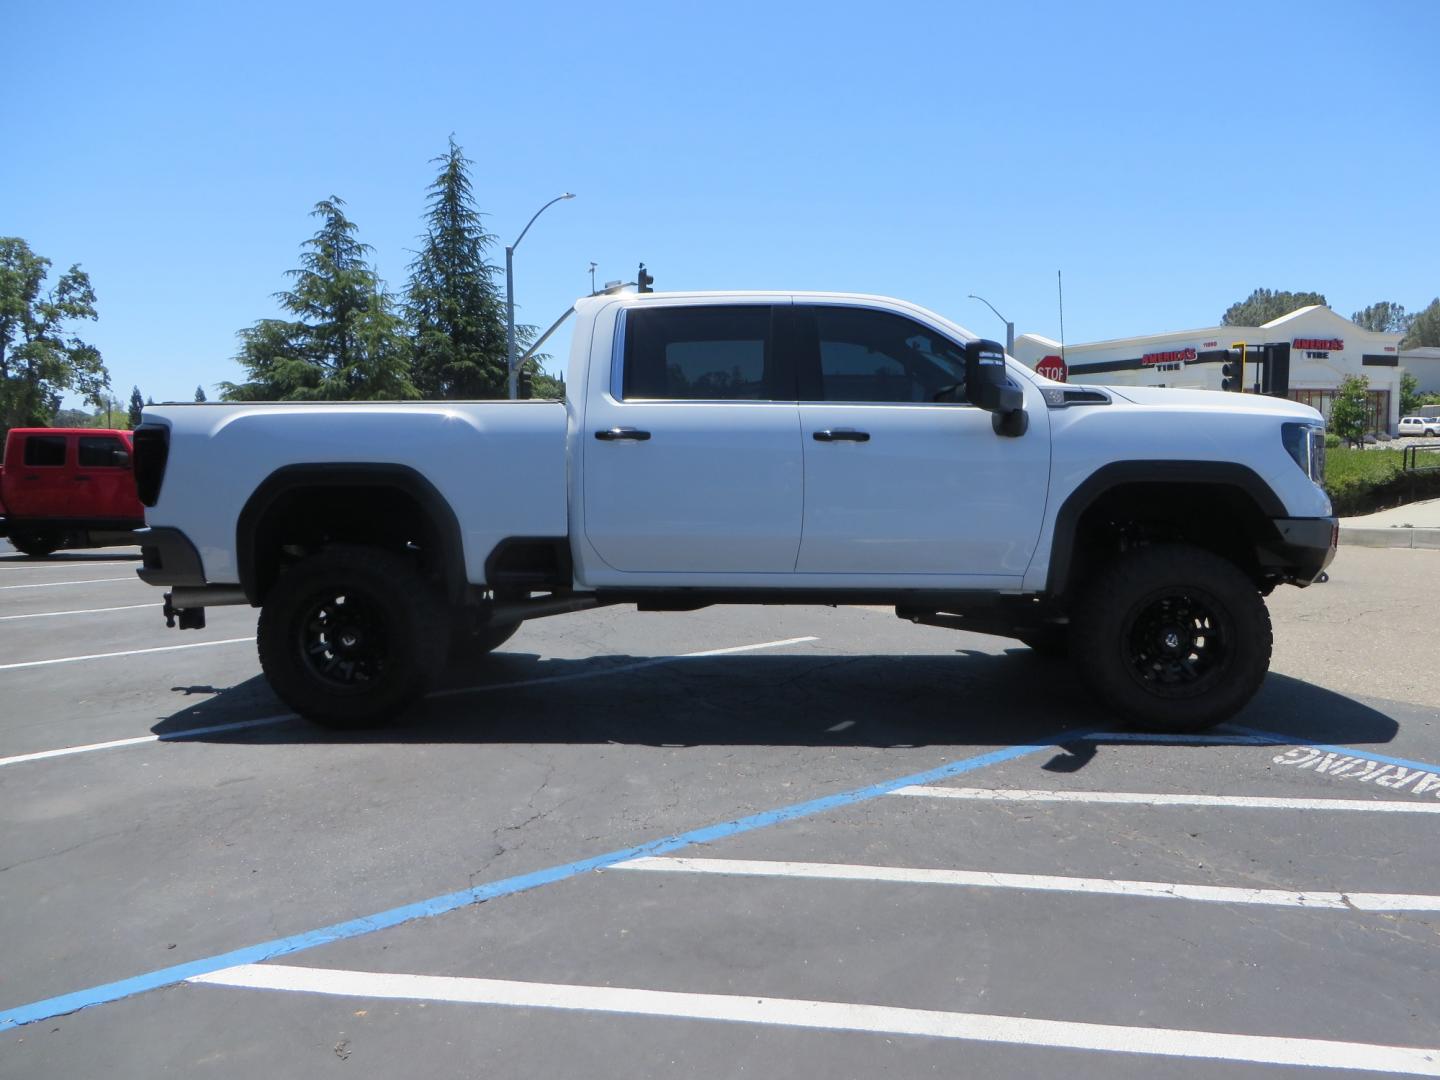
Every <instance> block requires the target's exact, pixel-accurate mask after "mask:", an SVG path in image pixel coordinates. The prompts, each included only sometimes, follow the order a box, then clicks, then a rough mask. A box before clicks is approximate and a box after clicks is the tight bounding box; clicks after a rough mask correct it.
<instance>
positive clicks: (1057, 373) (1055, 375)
mask: <svg viewBox="0 0 1440 1080" xmlns="http://www.w3.org/2000/svg"><path fill="white" fill-rule="evenodd" d="M1035 370H1036V371H1038V372H1039V373H1040V374H1041V375H1044V376H1045V377H1046V378H1047V379H1054V380H1055V381H1056V382H1064V381H1065V376H1066V375H1068V374H1069V372H1068V371H1067V370H1066V367H1065V361H1064V360H1061V359H1060V357H1058V356H1046V357H1044V358H1043V359H1041V361H1040V362H1039V363H1038V364H1036V365H1035Z"/></svg>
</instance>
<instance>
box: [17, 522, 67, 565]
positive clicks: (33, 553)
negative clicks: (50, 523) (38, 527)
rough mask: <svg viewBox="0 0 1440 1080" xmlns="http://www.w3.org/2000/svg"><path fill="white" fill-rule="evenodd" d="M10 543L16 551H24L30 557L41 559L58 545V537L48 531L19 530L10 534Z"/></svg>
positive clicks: (52, 551) (51, 552) (57, 547)
mask: <svg viewBox="0 0 1440 1080" xmlns="http://www.w3.org/2000/svg"><path fill="white" fill-rule="evenodd" d="M10 543H11V545H13V546H14V548H15V550H16V551H20V552H24V553H25V554H26V555H29V556H30V557H31V558H32V559H43V558H44V557H45V556H46V555H51V554H53V553H54V552H55V551H56V550H57V549H59V547H60V538H59V537H58V536H56V535H55V534H54V533H49V532H30V531H28V530H24V529H22V530H19V531H17V532H14V533H11V534H10Z"/></svg>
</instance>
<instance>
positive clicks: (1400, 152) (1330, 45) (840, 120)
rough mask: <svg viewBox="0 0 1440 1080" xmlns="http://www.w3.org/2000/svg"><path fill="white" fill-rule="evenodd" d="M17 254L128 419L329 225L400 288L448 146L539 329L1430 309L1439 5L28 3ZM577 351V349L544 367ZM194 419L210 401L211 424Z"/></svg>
mask: <svg viewBox="0 0 1440 1080" xmlns="http://www.w3.org/2000/svg"><path fill="white" fill-rule="evenodd" d="M4 25H5V28H6V37H7V39H8V41H7V45H6V48H5V54H6V66H7V68H8V69H9V70H8V72H7V78H6V80H5V81H6V90H5V107H4V108H3V110H0V139H3V143H0V144H3V145H4V146H5V147H6V151H7V152H6V154H5V156H4V159H3V163H0V234H4V235H10V234H13V235H19V236H21V237H24V238H25V239H26V240H27V241H29V242H30V244H31V246H32V247H33V248H35V249H36V250H37V251H38V252H40V253H41V254H43V255H46V256H48V257H49V258H51V259H52V260H53V261H54V262H55V264H56V269H57V271H58V270H60V269H63V268H64V267H65V266H68V265H69V264H70V263H73V262H79V263H80V264H82V266H83V267H84V268H85V269H86V270H87V271H89V273H90V274H91V277H92V279H93V281H94V285H95V289H96V292H97V294H98V296H99V304H98V307H99V311H100V319H99V322H98V323H95V324H91V325H87V326H86V327H85V328H84V331H83V333H84V335H85V336H86V337H87V338H88V339H89V340H91V341H93V342H94V343H95V344H97V345H98V346H99V347H100V348H101V350H102V352H103V354H104V356H105V359H106V362H107V364H108V366H109V368H110V371H111V375H112V378H113V381H114V384H115V387H116V390H117V394H122V395H128V393H129V389H130V386H131V385H132V384H138V385H139V386H140V387H141V389H142V390H143V391H144V392H145V393H146V394H148V395H151V396H153V397H155V398H156V400H165V399H168V398H179V399H184V400H188V399H189V398H190V396H191V394H192V393H193V391H194V387H195V385H196V384H197V383H202V384H204V385H205V386H206V388H207V390H210V388H211V387H212V386H213V384H214V383H215V382H218V381H219V380H222V379H238V378H239V377H240V375H241V372H240V369H239V367H238V366H237V365H236V364H235V363H234V361H233V359H232V358H233V356H234V353H235V332H236V331H237V330H239V329H241V328H242V327H244V326H247V325H249V324H250V323H252V322H253V321H255V320H256V319H258V318H262V317H266V316H271V315H274V314H276V308H275V305H274V300H273V297H272V294H273V293H274V292H275V291H276V290H278V289H280V288H283V287H284V286H285V284H286V278H285V277H284V272H285V271H286V270H287V269H290V268H292V267H294V266H295V265H296V263H297V257H298V254H299V245H300V243H301V242H302V241H303V240H305V239H306V238H307V237H309V235H310V234H311V233H312V231H313V228H314V223H313V222H312V221H311V219H310V218H309V217H307V214H308V212H309V210H310V208H311V207H312V205H313V204H314V203H315V202H316V201H317V200H319V199H321V198H324V197H327V196H329V195H331V194H337V195H340V196H341V197H343V198H344V199H345V200H346V201H347V203H348V209H349V213H350V215H351V217H352V219H353V220H354V221H355V222H356V223H357V224H358V225H359V227H360V234H361V238H362V239H363V240H365V241H367V242H368V243H370V244H372V245H373V246H374V248H375V253H374V257H375V260H376V263H377V265H378V268H379V270H380V273H381V275H382V276H383V277H384V278H385V279H386V281H387V282H388V284H389V286H390V287H391V288H392V290H394V291H396V292H399V291H400V290H401V289H403V286H404V281H405V275H406V265H407V263H408V262H409V261H410V259H411V252H412V251H413V249H414V248H415V247H416V246H417V236H418V234H419V232H420V229H421V221H420V215H421V212H422V209H423V199H424V189H425V186H426V185H427V184H428V183H429V181H430V180H431V179H432V174H433V166H432V165H430V164H429V161H430V159H431V158H433V157H434V156H435V155H437V154H439V153H440V152H441V151H442V150H443V149H444V147H445V143H446V138H447V136H448V135H449V134H450V133H452V132H453V133H454V134H455V137H456V139H457V141H458V142H459V143H460V144H461V145H462V146H463V147H464V148H465V150H466V152H467V154H468V155H469V156H470V157H471V158H473V159H474V161H475V167H474V181H475V188H476V193H477V196H478V201H479V203H480V206H481V208H482V209H483V210H484V211H485V212H486V214H487V215H488V216H487V218H486V222H487V225H488V227H489V228H490V229H491V230H492V231H494V232H496V233H498V234H499V235H500V238H501V239H500V241H499V243H497V246H496V248H495V251H494V261H495V262H496V263H497V264H500V263H503V250H502V245H503V244H504V243H506V242H508V241H510V240H512V239H513V238H514V235H515V233H516V232H518V231H519V229H520V228H521V227H523V226H524V224H525V221H526V220H527V219H528V218H529V216H530V214H531V213H533V212H534V210H535V209H536V208H538V207H539V206H540V205H541V204H542V203H544V202H545V201H546V200H547V199H549V198H551V197H552V196H553V195H555V194H558V193H560V192H562V191H566V190H569V191H574V192H576V194H577V198H576V199H574V200H573V201H570V202H564V203H560V204H558V205H556V206H555V207H553V208H551V209H550V210H549V211H548V212H547V213H546V214H545V216H544V217H543V218H541V220H540V221H539V222H537V224H536V226H535V228H534V229H532V230H531V232H530V234H529V235H528V236H527V237H526V238H525V242H524V244H523V246H522V247H521V248H520V249H519V251H518V252H517V255H516V296H517V301H518V302H519V304H520V305H521V313H520V317H521V319H522V321H528V322H532V323H538V324H540V325H542V326H543V325H546V324H548V323H549V322H550V321H551V319H552V318H553V317H554V316H555V315H558V314H559V313H560V312H561V311H563V310H564V309H565V308H566V307H567V306H568V305H569V304H570V302H571V301H572V300H573V299H574V297H575V296H577V295H579V294H581V293H583V292H585V291H588V289H589V280H590V279H589V274H588V265H589V263H590V262H591V261H592V260H593V261H595V262H597V263H599V270H598V272H597V277H598V279H599V280H600V281H601V282H603V281H604V280H606V279H610V278H619V277H625V278H626V279H627V280H628V279H630V278H632V277H633V275H634V271H635V266H636V263H637V262H638V261H640V260H642V259H643V260H644V261H645V262H646V263H647V265H648V266H649V267H650V269H651V271H652V272H653V273H654V275H655V278H656V284H657V287H658V288H661V289H666V288H686V289H689V288H698V289H709V288H761V289H772V288H773V289H786V288H796V289H835V290H845V291H852V290H853V291H865V292H880V293H888V294H891V295H895V296H900V297H904V298H906V299H910V300H913V301H916V302H918V303H920V304H923V305H925V306H927V307H931V308H933V309H935V310H937V311H940V312H942V313H944V314H946V315H948V316H950V317H952V318H954V319H956V320H958V321H959V322H961V323H963V324H965V325H967V326H970V327H972V328H973V329H975V330H976V331H977V332H980V333H984V334H988V335H991V336H994V337H999V338H1002V339H1003V334H1004V328H1003V326H1001V325H1000V324H999V323H998V320H996V319H995V318H994V316H993V315H991V313H990V312H989V311H988V310H987V309H986V308H984V307H983V306H982V305H980V304H978V303H976V302H975V301H973V300H967V299H966V294H967V293H972V292H974V293H980V294H983V295H984V296H986V297H987V298H988V299H989V300H990V301H991V302H992V303H994V304H995V306H996V307H998V308H999V309H1000V310H1001V311H1002V312H1004V313H1005V314H1006V315H1007V316H1008V317H1009V318H1010V319H1012V320H1013V321H1014V322H1015V323H1016V329H1017V332H1019V333H1023V332H1025V331H1035V332H1039V333H1044V334H1047V335H1050V336H1058V333H1059V320H1058V317H1057V313H1056V301H1055V272H1056V269H1057V268H1059V269H1063V271H1064V275H1065V333H1066V338H1067V340H1068V341H1071V342H1079V341H1086V340H1095V339H1097V338H1107V337H1118V336H1125V335H1129V334H1138V333H1146V332H1152V331H1161V330H1169V329H1179V328H1185V327H1190V326H1202V325H1208V324H1211V323H1213V322H1215V321H1218V318H1219V315H1220V313H1221V312H1222V311H1223V310H1224V309H1225V307H1226V306H1228V305H1229V304H1230V303H1231V302H1232V301H1234V300H1237V299H1240V298H1241V297H1243V296H1245V295H1247V294H1248V293H1249V292H1250V290H1251V289H1253V288H1255V287H1257V286H1266V287H1271V288H1281V289H1297V290H1299V289H1315V290H1318V291H1320V292H1323V293H1325V294H1326V296H1327V297H1328V298H1329V300H1330V302H1331V305H1332V306H1333V307H1335V308H1336V309H1337V310H1339V311H1340V312H1341V313H1342V314H1345V315H1348V314H1350V312H1352V311H1354V310H1355V309H1357V308H1359V307H1363V306H1364V305H1366V304H1368V303H1371V302H1373V301H1375V300H1380V299H1390V300H1395V301H1398V302H1399V303H1402V304H1404V305H1405V306H1406V307H1407V308H1410V309H1411V310H1415V309H1418V308H1420V307H1423V306H1424V305H1425V304H1427V303H1429V301H1430V300H1431V299H1432V298H1434V297H1435V296H1437V295H1440V224H1437V222H1440V214H1437V202H1440V200H1437V197H1436V196H1437V192H1440V137H1437V136H1440V120H1437V115H1440V114H1437V105H1440V83H1437V82H1436V81H1435V75H1434V70H1433V64H1434V62H1435V56H1434V44H1435V42H1436V41H1437V40H1440V3H1435V2H1433V0H1413V2H1399V0H1378V2H1376V0H1371V2H1367V3H1365V4H1355V3H1330V2H1325V0H1311V2H1307V3H1270V2H1263V0H1262V2H1259V3H1256V2H1254V0H1251V2H1248V3H1243V4H1231V3H1206V4H1204V5H1201V4H1165V3H1154V2H1151V3H1138V4H1102V3H1094V4H1072V3H1035V4H1029V3H1023V2H1012V3H1007V4H973V5H972V4H963V3H945V4H914V3H906V2H903V0H897V2H893V3H890V4H885V5H877V4H874V3H866V4H856V3H847V2H830V3H825V4H819V3H815V4H784V3H778V2H772V3H764V4H759V3H755V4H752V3H746V2H730V3H726V4H723V5H699V4H625V5H620V4H610V5H607V4H600V3H594V2H590V3H584V4H552V3H544V2H538V0H532V2H530V3H525V4H507V5H497V4H491V3H483V2H470V3H463V2H458V0H444V2H430V3H427V2H423V0H412V2H411V3H408V4H404V5H400V4H394V3H376V2H371V0H352V2H349V3H344V4H326V3H304V2H302V0H288V2H284V3H275V2H271V0H249V2H247V3H245V4H229V5H223V6H222V5H215V4H193V3H192V4H183V5H182V4H159V3H146V2H143V0H142V2H139V3H133V4H113V3H81V2H72V3H41V2H39V0H21V2H19V3H16V4H13V5H10V6H8V8H7V11H6V14H5V17H4ZM560 344H561V348H562V350H563V349H564V348H565V347H566V346H567V345H568V337H567V338H566V340H564V341H562V342H561V343H560ZM213 396H214V395H213V392H212V397H213Z"/></svg>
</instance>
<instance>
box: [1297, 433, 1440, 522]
mask: <svg viewBox="0 0 1440 1080" xmlns="http://www.w3.org/2000/svg"><path fill="white" fill-rule="evenodd" d="M1403 459H1404V454H1403V453H1402V452H1401V451H1399V450H1378V449H1376V450H1351V449H1348V448H1345V447H1340V448H1338V449H1329V450H1326V451H1325V490H1326V491H1327V492H1329V493H1330V501H1331V502H1332V503H1333V504H1334V506H1335V513H1336V514H1338V515H1340V516H1341V517H1352V516H1354V515H1357V514H1369V513H1373V512H1374V511H1376V510H1385V509H1388V508H1389V507H1392V506H1402V505H1404V504H1405V503H1408V502H1414V501H1416V500H1417V499H1435V498H1440V470H1437V471H1429V472H1409V473H1407V472H1405V471H1404V469H1403Z"/></svg>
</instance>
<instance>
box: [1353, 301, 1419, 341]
mask: <svg viewBox="0 0 1440 1080" xmlns="http://www.w3.org/2000/svg"><path fill="white" fill-rule="evenodd" d="M1350 321H1351V322H1353V323H1354V324H1355V325H1356V326H1360V327H1364V328H1365V329H1366V330H1369V331H1371V332H1373V333H1376V334H1395V333H1403V332H1404V331H1406V330H1407V329H1409V327H1410V316H1408V315H1406V314H1405V308H1404V307H1402V306H1401V305H1400V304H1396V303H1393V302H1392V301H1389V300H1380V301H1377V302H1376V303H1373V304H1371V305H1370V306H1369V307H1367V308H1363V309H1362V310H1360V311H1357V312H1355V314H1354V315H1351V316H1350Z"/></svg>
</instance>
